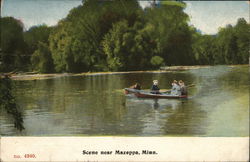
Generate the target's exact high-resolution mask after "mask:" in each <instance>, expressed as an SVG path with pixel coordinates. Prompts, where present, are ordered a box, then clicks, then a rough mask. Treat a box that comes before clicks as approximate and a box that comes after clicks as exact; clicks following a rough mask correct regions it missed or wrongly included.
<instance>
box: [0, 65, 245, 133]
mask: <svg viewBox="0 0 250 162" xmlns="http://www.w3.org/2000/svg"><path fill="white" fill-rule="evenodd" d="M247 71H248V69H247V67H240V68H237V67H236V68H231V67H227V66H218V67H217V66H215V67H211V68H204V69H195V70H189V71H183V72H166V73H137V74H135V73H134V74H117V75H96V76H78V77H62V78H56V79H48V80H37V81H16V82H15V84H16V87H17V88H16V91H15V96H16V97H17V103H18V105H20V107H22V108H24V112H23V115H24V116H23V120H24V125H25V128H26V129H25V130H24V131H23V132H22V133H19V132H16V131H14V130H13V129H11V127H10V123H11V120H9V118H7V115H6V114H4V113H1V114H0V117H1V119H0V123H1V131H2V132H4V133H3V134H4V135H31V136H32V135H36V136H44V135H132V136H165V135H168V136H247V135H248V132H249V129H248V126H249V123H248V122H249V120H248V116H247V115H246V114H248V113H246V112H249V107H248V106H247V105H248V102H249V96H248V87H249V85H248V84H249V83H248V79H249V78H248V72H247ZM234 76H236V77H234ZM154 79H157V80H159V86H160V88H162V89H163V88H164V89H168V88H170V86H171V85H170V83H171V82H172V80H173V79H176V80H180V79H182V80H184V81H185V83H186V84H187V85H189V84H195V87H191V88H189V94H190V96H189V98H188V99H187V100H179V99H177V100H176V99H158V100H155V99H138V98H135V97H132V96H125V95H124V94H123V91H122V89H123V88H124V87H129V86H130V85H132V84H133V83H135V82H139V83H140V84H141V85H142V87H143V88H145V89H148V88H150V87H151V84H152V80H154Z"/></svg>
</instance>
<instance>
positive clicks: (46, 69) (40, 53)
mask: <svg viewBox="0 0 250 162" xmlns="http://www.w3.org/2000/svg"><path fill="white" fill-rule="evenodd" d="M31 63H32V67H33V69H34V70H37V71H39V72H41V73H50V72H54V64H53V60H52V57H51V53H50V50H49V47H48V45H47V44H45V43H42V42H39V44H38V48H37V50H36V51H35V52H34V53H33V55H32V57H31Z"/></svg>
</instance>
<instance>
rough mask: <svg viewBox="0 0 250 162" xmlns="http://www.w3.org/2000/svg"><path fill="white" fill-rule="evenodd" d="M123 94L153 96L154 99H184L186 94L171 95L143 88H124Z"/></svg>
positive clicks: (139, 96) (142, 96)
mask: <svg viewBox="0 0 250 162" xmlns="http://www.w3.org/2000/svg"><path fill="white" fill-rule="evenodd" d="M124 91H125V94H134V95H135V96H136V97H138V98H154V99H184V98H187V97H188V96H186V95H185V96H184V95H183V96H173V95H169V94H165V93H159V94H153V93H150V92H147V91H143V90H137V89H132V88H125V89H124Z"/></svg>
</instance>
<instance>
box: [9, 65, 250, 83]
mask: <svg viewBox="0 0 250 162" xmlns="http://www.w3.org/2000/svg"><path fill="white" fill-rule="evenodd" d="M213 66H214V65H194V66H166V67H161V68H160V69H159V70H145V71H121V72H83V73H50V74H43V73H34V72H23V73H14V74H13V73H12V74H11V73H5V74H7V75H9V76H10V78H11V79H13V80H43V79H53V78H59V77H69V76H96V75H119V74H132V73H167V72H179V71H186V70H192V69H201V68H210V67H213ZM215 66H217V65H215ZM218 66H221V65H218ZM222 66H223V65H222ZM226 66H229V67H238V66H249V65H248V64H244V65H226ZM5 74H4V75H5Z"/></svg>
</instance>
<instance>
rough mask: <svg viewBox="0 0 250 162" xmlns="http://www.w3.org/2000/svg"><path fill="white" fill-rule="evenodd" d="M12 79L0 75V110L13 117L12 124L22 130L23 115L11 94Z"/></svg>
mask: <svg viewBox="0 0 250 162" xmlns="http://www.w3.org/2000/svg"><path fill="white" fill-rule="evenodd" d="M12 88H13V86H12V81H11V79H10V78H9V77H8V76H3V77H2V76H0V111H1V112H3V110H5V111H6V112H7V113H8V114H10V115H11V116H12V117H13V119H14V126H15V128H17V129H18V130H20V131H21V130H23V129H24V126H23V116H22V112H21V110H20V108H19V107H18V105H17V104H16V99H15V97H14V96H13V95H12Z"/></svg>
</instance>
